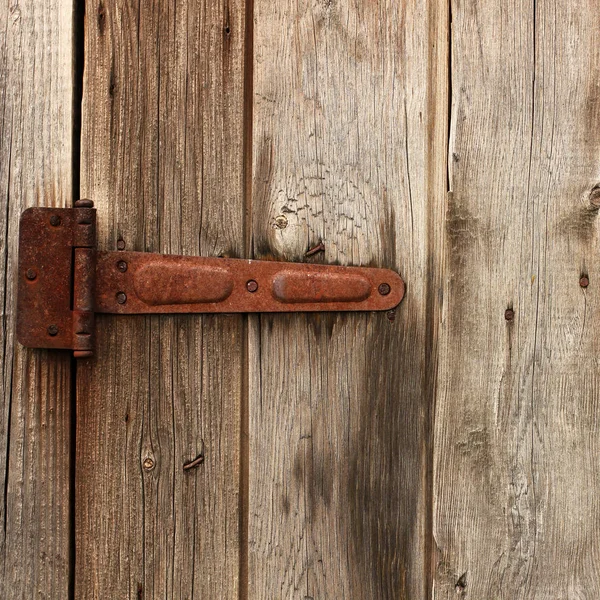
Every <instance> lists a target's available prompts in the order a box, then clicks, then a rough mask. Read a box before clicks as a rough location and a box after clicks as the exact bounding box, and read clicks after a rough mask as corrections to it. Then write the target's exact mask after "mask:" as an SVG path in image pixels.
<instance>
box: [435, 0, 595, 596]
mask: <svg viewBox="0 0 600 600" xmlns="http://www.w3.org/2000/svg"><path fill="white" fill-rule="evenodd" d="M598 31H600V3H599V2H598V1H597V0H552V1H549V2H535V1H534V0H531V1H528V2H501V3H500V2H495V1H494V0H483V1H481V0H461V1H460V2H459V1H453V2H452V118H451V136H450V154H449V156H450V164H451V167H450V193H449V198H448V215H447V223H446V227H447V241H448V244H447V248H446V258H447V267H448V269H447V278H446V281H447V286H446V290H445V293H444V297H445V303H446V306H445V321H444V327H443V330H442V337H441V340H440V348H441V353H440V357H441V358H440V371H439V379H438V381H439V389H438V394H437V411H436V420H435V422H436V427H435V433H436V445H435V490H434V498H435V512H434V519H435V521H434V534H435V540H436V544H437V551H438V559H437V560H436V566H437V571H436V577H435V589H434V596H435V598H436V599H437V598H457V597H467V598H495V599H501V598H506V599H509V598H510V599H511V600H512V599H514V598H519V599H521V598H522V599H525V598H527V599H533V598H535V599H540V600H541V599H544V600H546V599H547V600H550V599H552V600H557V599H565V600H566V599H575V598H597V597H600V574H599V569H598V563H599V561H598V559H599V555H600V544H599V543H598V536H597V535H596V531H597V529H596V525H597V523H598V514H600V500H599V499H600V466H599V463H598V460H597V457H598V454H599V452H600V443H599V439H598V435H597V431H598V421H599V419H598V415H599V414H600V413H599V411H598V398H599V397H600V396H599V393H600V375H599V371H598V355H599V349H600V341H599V337H598V329H599V325H600V312H599V310H600V285H599V284H600V244H599V241H598V206H599V205H600V202H599V201H598V191H597V189H596V190H595V191H594V187H595V186H596V185H597V183H598V178H599V176H600V130H599V129H598V126H597V124H598V122H600V87H599V85H598V81H599V78H600V48H599V47H598V44H597V37H598ZM582 275H585V276H586V277H589V287H587V288H584V287H581V286H580V278H581V277H582ZM583 283H585V282H583ZM506 310H513V311H514V317H513V318H512V319H511V318H510V317H511V313H509V314H508V315H506V316H507V317H508V320H507V319H506V316H505V311H506Z"/></svg>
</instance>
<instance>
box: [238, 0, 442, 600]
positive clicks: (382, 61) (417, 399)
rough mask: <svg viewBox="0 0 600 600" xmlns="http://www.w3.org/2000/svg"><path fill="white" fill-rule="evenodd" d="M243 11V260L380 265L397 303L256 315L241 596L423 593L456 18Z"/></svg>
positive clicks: (321, 6)
mask: <svg viewBox="0 0 600 600" xmlns="http://www.w3.org/2000/svg"><path fill="white" fill-rule="evenodd" d="M254 8H255V17H254V27H255V29H254V63H253V64H254V90H253V98H254V112H253V132H252V136H253V188H252V232H253V251H254V255H255V256H256V257H258V258H267V257H276V258H280V259H286V260H306V261H311V262H327V263H341V264H348V265H374V266H382V267H391V268H394V269H396V270H398V271H399V272H400V273H401V274H402V275H403V277H404V278H405V279H406V281H407V282H408V294H407V297H406V299H405V300H404V302H403V304H402V305H401V307H400V309H399V310H398V311H396V313H395V314H391V315H386V314H381V313H379V314H375V313H372V314H355V315H347V314H346V315H331V314H329V315H318V314H317V315H287V316H286V315H277V316H272V315H264V316H260V317H256V318H254V317H253V318H252V319H251V321H250V327H249V357H250V365H249V371H250V391H249V435H250V442H249V444H250V469H249V477H250V480H249V565H248V568H249V586H248V592H249V593H248V597H249V598H252V599H256V600H258V599H263V598H264V599H272V598H290V599H292V598H294V599H296V598H297V599H301V600H305V599H309V598H310V599H312V598H314V599H317V598H318V599H321V598H336V599H342V598H347V599H352V600H356V599H365V600H366V599H374V598H377V599H386V598H390V599H391V598H410V599H411V600H418V599H421V598H426V597H427V596H428V590H429V588H430V576H429V541H428V540H429V535H428V532H429V524H430V504H429V499H430V479H429V472H430V456H431V454H430V407H431V406H432V401H433V389H434V388H433V384H434V379H435V360H434V357H435V343H436V342H435V340H436V329H437V321H436V318H435V315H436V314H437V313H438V310H437V305H438V293H439V291H440V283H439V265H437V264H435V263H434V261H433V260H432V255H433V256H435V253H434V249H435V248H436V246H437V244H439V243H440V240H441V233H440V232H439V231H438V229H439V228H440V227H441V226H442V224H443V218H442V217H441V216H440V215H443V213H442V212H441V210H442V204H441V203H442V202H443V201H444V199H445V143H446V136H447V127H446V121H445V116H444V115H445V113H446V111H447V98H446V95H445V94H446V78H445V74H446V72H447V71H446V70H447V57H446V54H445V48H446V38H447V29H446V28H447V18H448V13H447V10H446V9H445V7H444V6H443V3H441V2H439V3H438V2H429V3H426V4H424V3H421V2H417V1H407V2H400V3H399V2H393V1H386V0H381V1H378V2H350V1H346V0H340V1H337V2H314V1H309V0H300V1H293V2H292V1H281V2H270V1H265V0H256V1H255V7H254ZM319 242H323V244H324V247H325V251H324V253H319V254H316V255H314V256H312V257H310V258H307V257H306V256H305V253H306V252H307V250H308V249H309V248H312V247H314V246H316V245H317V244H319Z"/></svg>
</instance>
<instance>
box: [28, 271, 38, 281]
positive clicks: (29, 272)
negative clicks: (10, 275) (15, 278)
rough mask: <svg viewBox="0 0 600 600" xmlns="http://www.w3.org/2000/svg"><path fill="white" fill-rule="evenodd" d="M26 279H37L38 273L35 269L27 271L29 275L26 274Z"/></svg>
mask: <svg viewBox="0 0 600 600" xmlns="http://www.w3.org/2000/svg"><path fill="white" fill-rule="evenodd" d="M25 277H27V279H29V281H33V280H34V279H35V278H36V277H37V273H36V272H35V269H27V273H25Z"/></svg>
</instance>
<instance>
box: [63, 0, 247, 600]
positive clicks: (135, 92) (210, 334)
mask: <svg viewBox="0 0 600 600" xmlns="http://www.w3.org/2000/svg"><path fill="white" fill-rule="evenodd" d="M244 32H245V14H244V3H243V2H242V1H241V0H234V1H232V2H229V3H228V4H226V3H216V2H206V3H202V2H195V1H191V0H190V1H186V2H181V1H175V0H172V1H162V0H161V1H160V2H159V1H154V2H139V3H138V2H134V3H131V2H125V1H124V0H123V1H122V0H96V1H94V2H91V3H87V5H86V56H85V81H84V98H83V138H82V178H81V179H82V195H84V196H87V197H89V198H92V199H93V200H94V201H95V203H96V206H97V208H98V211H99V215H98V216H99V245H100V247H101V248H105V249H113V250H114V249H117V247H118V245H117V243H118V241H119V240H123V241H124V243H125V246H126V248H127V249H128V250H136V251H148V252H165V253H181V254H187V255H203V256H218V255H227V256H232V257H239V256H242V255H243V248H244V205H243V202H244V198H243V155H242V147H243V135H244V130H243V123H242V119H243V87H244V85H243V84H244V73H243V64H244V63H243V59H244V56H243V51H244V44H245V42H244ZM97 328H98V343H97V352H96V358H94V359H92V360H90V361H88V362H81V363H80V364H79V367H78V372H77V411H78V412H77V454H76V508H77V511H76V548H77V562H76V581H75V591H76V596H77V597H78V598H86V599H87V598H89V599H91V598H101V599H105V598H124V597H131V598H182V599H183V598H189V599H191V598H224V599H226V598H236V597H237V595H238V572H239V539H238V537H239V534H240V532H239V520H240V516H239V508H238V504H239V498H238V496H239V479H240V471H239V463H240V456H239V452H240V410H241V408H240V402H241V392H242V347H243V341H244V337H243V317H241V316H227V315H222V316H221V315H219V316H206V317H201V316H167V317H131V316H127V317H116V316H105V317H103V318H99V319H98V321H97ZM202 453H204V456H205V459H204V462H203V463H202V464H200V465H199V466H197V467H196V468H192V469H188V470H184V468H183V466H184V464H187V463H188V462H190V461H192V460H194V459H195V458H197V457H198V455H200V454H202Z"/></svg>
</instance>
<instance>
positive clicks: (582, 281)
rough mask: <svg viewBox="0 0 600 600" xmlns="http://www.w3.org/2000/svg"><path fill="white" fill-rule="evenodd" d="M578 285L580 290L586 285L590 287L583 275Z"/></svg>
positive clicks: (588, 281)
mask: <svg viewBox="0 0 600 600" xmlns="http://www.w3.org/2000/svg"><path fill="white" fill-rule="evenodd" d="M579 285H580V286H581V287H582V288H586V287H587V286H588V285H590V280H589V279H588V278H587V277H586V276H585V275H583V276H582V277H581V279H580V280H579Z"/></svg>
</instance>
